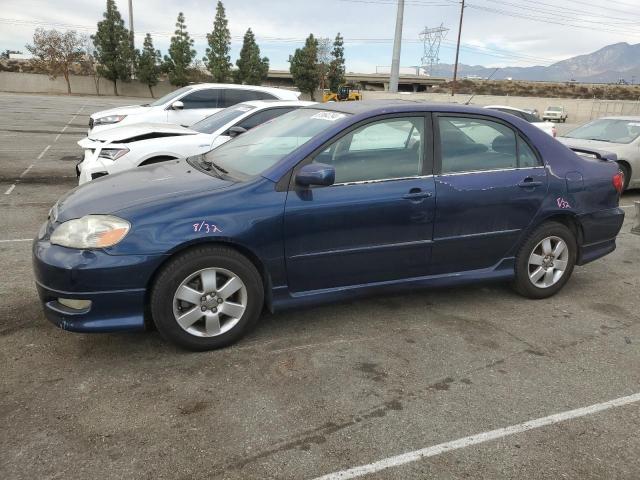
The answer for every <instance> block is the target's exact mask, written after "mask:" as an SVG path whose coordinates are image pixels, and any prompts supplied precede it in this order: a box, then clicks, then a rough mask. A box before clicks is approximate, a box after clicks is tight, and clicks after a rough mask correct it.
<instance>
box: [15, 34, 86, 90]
mask: <svg viewBox="0 0 640 480" xmlns="http://www.w3.org/2000/svg"><path fill="white" fill-rule="evenodd" d="M83 42H84V40H83V38H82V35H79V34H78V33H76V32H75V31H73V30H69V31H66V32H64V33H63V32H59V31H57V30H55V29H53V30H45V29H43V28H38V29H36V31H35V33H34V34H33V45H26V48H27V50H29V52H30V53H31V54H32V55H33V59H32V60H31V62H32V63H33V64H34V65H35V66H36V67H37V68H41V69H42V70H44V71H45V72H47V73H48V74H49V76H50V77H51V78H56V77H57V76H58V75H62V76H64V80H65V81H66V82H67V93H71V82H70V81H69V74H70V70H71V65H72V64H73V63H75V62H79V61H80V60H82V54H83V52H82V45H83Z"/></svg>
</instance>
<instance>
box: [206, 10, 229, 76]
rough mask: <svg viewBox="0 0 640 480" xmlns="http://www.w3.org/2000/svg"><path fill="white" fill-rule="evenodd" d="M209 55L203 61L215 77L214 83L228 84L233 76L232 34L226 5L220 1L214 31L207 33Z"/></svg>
mask: <svg viewBox="0 0 640 480" xmlns="http://www.w3.org/2000/svg"><path fill="white" fill-rule="evenodd" d="M207 41H208V42H209V47H208V48H207V55H206V56H205V57H204V58H203V59H202V60H203V61H204V62H205V64H206V65H207V69H208V70H209V71H210V72H211V75H213V81H214V82H226V81H227V80H228V79H229V77H230V76H231V57H230V56H229V50H230V49H231V32H229V27H228V22H227V16H226V14H225V11H224V5H223V4H222V2H221V1H219V0H218V5H217V6H216V18H215V20H214V22H213V31H212V32H211V33H207Z"/></svg>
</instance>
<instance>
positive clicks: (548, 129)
mask: <svg viewBox="0 0 640 480" xmlns="http://www.w3.org/2000/svg"><path fill="white" fill-rule="evenodd" d="M484 108H490V109H491V110H498V111H499V112H504V113H510V114H511V115H515V116H516V117H520V118H522V119H523V120H525V121H527V122H529V123H531V124H532V125H535V126H536V127H538V128H539V129H540V130H542V131H543V132H545V133H548V134H549V135H551V136H552V137H555V136H556V135H557V134H558V132H557V130H556V126H555V125H554V124H553V123H551V122H543V121H542V120H540V117H539V116H538V115H537V114H534V113H532V111H531V110H523V109H521V108H515V107H507V106H504V105H489V106H486V107H484Z"/></svg>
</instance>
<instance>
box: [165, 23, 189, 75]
mask: <svg viewBox="0 0 640 480" xmlns="http://www.w3.org/2000/svg"><path fill="white" fill-rule="evenodd" d="M192 47H193V39H192V38H191V37H190V36H189V33H188V32H187V25H186V24H185V23H184V15H183V13H182V12H180V13H178V20H177V22H176V31H175V35H174V36H173V37H171V44H170V45H169V55H165V56H164V65H163V68H164V71H165V72H167V73H168V75H169V81H170V82H171V85H176V86H178V87H184V86H185V85H186V84H188V83H189V67H190V66H191V62H192V61H193V59H194V58H195V56H196V51H195V50H194V49H193V48H192Z"/></svg>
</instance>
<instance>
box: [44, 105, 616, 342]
mask: <svg viewBox="0 0 640 480" xmlns="http://www.w3.org/2000/svg"><path fill="white" fill-rule="evenodd" d="M623 184H624V179H623V178H622V175H621V173H620V172H619V171H618V167H617V164H616V163H615V162H614V161H611V160H610V159H608V158H606V156H602V155H599V154H597V153H596V154H595V155H592V156H591V158H585V157H584V156H582V157H581V156H578V155H577V154H576V153H574V152H572V151H571V150H569V149H568V148H567V147H565V146H563V145H562V144H560V143H559V142H557V141H556V140H554V139H553V138H551V137H550V136H548V135H547V134H545V133H544V132H543V131H541V130H539V129H538V128H536V127H535V126H532V125H530V124H529V123H527V122H525V121H524V120H521V119H519V118H516V117H514V116H513V115H509V114H504V113H501V112H498V111H492V110H486V109H478V108H471V107H466V106H457V105H446V104H441V105H429V104H424V103H414V102H406V101H404V102H399V101H395V102H385V103H380V102H374V103H367V102H352V103H333V104H326V105H322V106H313V107H309V108H302V109H300V110H297V111H294V112H291V113H288V114H286V115H284V116H282V117H280V118H278V119H276V120H273V121H271V122H269V123H267V124H265V125H263V126H260V127H258V128H256V129H254V130H252V131H250V132H248V133H246V134H243V135H241V136H239V137H237V138H236V139H234V140H233V141H231V142H229V143H227V144H225V145H222V146H221V147H219V148H217V149H215V150H213V151H211V152H209V153H208V154H206V155H203V156H199V157H192V158H189V159H187V160H181V161H172V162H166V163H160V164H155V165H150V166H148V167H143V168H139V169H136V170H134V171H131V172H126V173H122V174H117V175H109V176H107V177H104V178H102V179H99V180H97V181H95V182H91V183H90V184H87V185H84V186H81V187H79V188H76V189H75V190H73V191H71V192H70V193H69V194H67V195H66V196H64V197H63V198H61V199H60V200H59V201H58V202H57V204H56V205H54V207H53V208H52V209H51V212H50V215H49V219H48V220H47V222H46V223H45V224H44V225H43V226H42V229H41V231H40V233H39V234H38V237H37V239H36V240H35V241H34V244H33V258H34V270H35V276H36V281H37V286H38V292H39V295H40V299H41V301H42V304H43V308H44V311H45V314H46V316H47V318H48V319H49V320H51V321H52V322H53V323H55V324H56V325H58V326H60V327H61V328H64V329H66V330H71V331H76V332H113V331H121V330H140V329H143V328H145V326H148V325H155V326H156V327H157V329H158V330H159V331H160V333H161V334H162V335H163V336H164V337H165V338H166V339H168V340H170V341H172V342H175V343H177V344H179V345H182V346H184V347H187V348H191V349H211V348H217V347H222V346H225V345H229V344H231V343H233V342H235V341H236V340H238V339H239V338H240V337H241V336H242V335H243V334H245V333H246V332H247V331H248V330H249V329H250V328H251V327H252V326H253V325H255V324H256V322H257V320H258V318H259V317H260V314H261V312H262V311H263V309H265V308H266V309H268V310H271V311H274V310H279V309H282V308H285V307H292V306H301V305H308V304H314V303H318V302H328V301H335V300H341V299H347V298H349V299H350V298H353V297H355V296H359V295H363V294H371V293H376V292H384V293H387V292H390V291H394V290H397V289H401V288H416V287H435V286H443V285H459V284H463V283H468V282H475V281H496V280H508V281H512V282H513V285H514V287H515V289H516V290H517V291H518V292H520V293H521V294H522V295H524V296H526V297H529V298H537V299H539V298H545V297H549V296H551V295H553V294H555V293H557V292H558V291H559V290H560V289H561V288H562V287H563V286H564V285H565V284H566V282H567V281H568V280H569V277H570V276H571V273H572V271H573V268H574V265H583V264H585V263H588V262H591V261H593V260H595V259H597V258H600V257H602V256H604V255H606V254H608V253H610V252H611V251H613V250H614V249H615V241H616V235H617V234H618V232H619V231H620V228H621V226H622V221H623V217H624V214H623V212H622V210H620V209H619V208H618V200H619V195H620V192H621V189H622V186H623Z"/></svg>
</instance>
